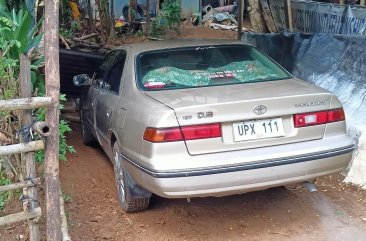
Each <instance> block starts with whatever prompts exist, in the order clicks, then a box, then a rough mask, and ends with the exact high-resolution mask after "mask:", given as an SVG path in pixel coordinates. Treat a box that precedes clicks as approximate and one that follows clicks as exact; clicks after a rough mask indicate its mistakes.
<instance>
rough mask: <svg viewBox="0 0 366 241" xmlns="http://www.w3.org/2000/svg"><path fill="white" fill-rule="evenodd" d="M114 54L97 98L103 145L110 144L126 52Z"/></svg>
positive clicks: (98, 130)
mask: <svg viewBox="0 0 366 241" xmlns="http://www.w3.org/2000/svg"><path fill="white" fill-rule="evenodd" d="M113 56H114V58H113V60H112V61H111V62H110V63H109V64H110V66H109V68H108V70H107V73H106V75H105V78H104V80H103V86H102V87H101V88H100V92H99V95H98V96H97V99H96V112H95V119H96V129H97V135H98V138H99V140H100V143H101V145H102V146H105V145H108V143H109V138H108V136H109V135H108V131H109V129H110V123H111V117H112V114H113V109H114V106H115V104H116V102H117V100H118V98H119V93H120V86H121V81H122V74H123V68H124V65H125V61H126V52H125V51H124V50H116V51H114V53H113Z"/></svg>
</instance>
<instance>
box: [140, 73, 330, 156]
mask: <svg viewBox="0 0 366 241" xmlns="http://www.w3.org/2000/svg"><path fill="white" fill-rule="evenodd" d="M146 94H147V95H149V96H150V97H152V98H154V99H156V100H157V101H159V102H161V103H163V104H165V105H167V106H168V107H170V108H172V109H173V110H174V111H175V113H176V117H177V120H178V123H179V125H180V126H181V127H182V126H190V125H200V124H209V123H220V124H221V128H222V137H221V138H209V139H200V140H190V141H185V142H186V146H187V151H188V152H189V153H190V154H191V155H197V154H204V153H213V152H223V151H233V150H242V149H249V148H257V147H263V146H271V145H281V144H287V143H292V142H301V141H307V140H314V139H321V138H322V137H323V135H324V131H325V126H326V125H325V124H324V125H316V126H310V127H303V128H295V127H294V122H293V115H294V114H298V113H308V112H316V111H322V110H327V109H329V108H330V102H331V98H332V95H331V94H330V93H329V92H327V91H325V90H323V89H321V88H319V87H317V86H314V85H311V84H309V83H306V82H304V81H301V80H297V79H288V80H278V81H268V82H260V83H248V84H236V85H226V86H212V87H204V88H190V89H179V90H166V91H147V92H146ZM253 128H254V129H253ZM265 129H268V130H266V132H267V131H268V133H265ZM271 129H272V130H271ZM253 130H255V132H256V133H255V134H254V135H249V134H253V133H252V132H253ZM269 130H271V131H269ZM273 130H274V131H273ZM259 132H260V133H259Z"/></svg>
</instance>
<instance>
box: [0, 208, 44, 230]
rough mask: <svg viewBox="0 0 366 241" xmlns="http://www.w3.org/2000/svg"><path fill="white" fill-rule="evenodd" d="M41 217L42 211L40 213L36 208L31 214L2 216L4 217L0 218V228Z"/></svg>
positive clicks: (39, 209) (21, 213)
mask: <svg viewBox="0 0 366 241" xmlns="http://www.w3.org/2000/svg"><path fill="white" fill-rule="evenodd" d="M41 216H42V211H41V208H40V207H38V208H36V209H34V210H33V211H31V212H20V213H15V214H10V215H7V216H4V217H0V226H3V225H8V224H12V223H16V222H20V221H24V220H30V219H33V218H38V217H41Z"/></svg>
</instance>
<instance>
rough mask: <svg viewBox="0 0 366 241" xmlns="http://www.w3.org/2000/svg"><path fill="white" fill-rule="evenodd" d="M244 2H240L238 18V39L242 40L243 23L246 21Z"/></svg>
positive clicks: (240, 0) (242, 0) (241, 0)
mask: <svg viewBox="0 0 366 241" xmlns="http://www.w3.org/2000/svg"><path fill="white" fill-rule="evenodd" d="M243 12H244V0H239V16H238V36H237V39H238V40H241V37H242V35H243V21H244V16H243Z"/></svg>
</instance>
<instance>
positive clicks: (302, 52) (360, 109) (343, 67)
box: [243, 32, 366, 187]
mask: <svg viewBox="0 0 366 241" xmlns="http://www.w3.org/2000/svg"><path fill="white" fill-rule="evenodd" d="M243 41H244V42H246V43H248V44H251V45H254V46H257V47H258V48H259V49H261V50H262V51H263V52H265V53H267V54H268V55H269V56H271V57H272V58H273V59H274V60H276V61H277V62H278V63H280V64H281V65H282V66H284V67H285V68H286V69H287V70H288V71H289V72H291V73H292V74H293V75H294V76H296V77H298V78H300V79H303V80H305V81H308V82H311V83H313V84H315V85H318V86H320V87H323V88H324V89H327V90H329V91H330V92H332V93H334V94H335V95H336V96H337V97H338V98H339V99H340V101H341V102H342V103H343V105H344V108H345V111H346V116H347V124H348V131H349V133H350V134H351V135H352V136H353V137H354V139H355V141H356V143H357V145H358V150H357V151H356V152H355V159H354V161H353V164H352V167H351V169H350V172H349V176H350V175H353V176H352V177H350V178H349V181H351V182H353V183H355V184H358V185H361V186H364V187H366V51H365V46H366V37H365V36H345V35H331V34H300V33H288V32H283V33H280V34H255V33H246V34H245V35H243ZM353 167H355V168H353ZM360 170H362V172H363V174H362V175H363V176H360V175H359V174H355V173H362V172H361V171H360Z"/></svg>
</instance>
